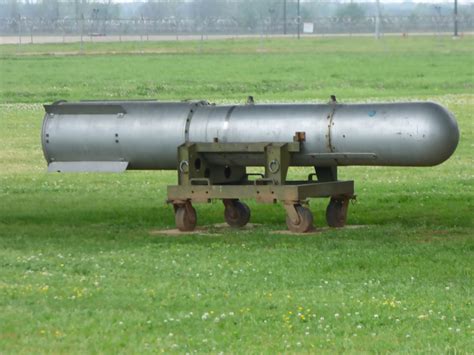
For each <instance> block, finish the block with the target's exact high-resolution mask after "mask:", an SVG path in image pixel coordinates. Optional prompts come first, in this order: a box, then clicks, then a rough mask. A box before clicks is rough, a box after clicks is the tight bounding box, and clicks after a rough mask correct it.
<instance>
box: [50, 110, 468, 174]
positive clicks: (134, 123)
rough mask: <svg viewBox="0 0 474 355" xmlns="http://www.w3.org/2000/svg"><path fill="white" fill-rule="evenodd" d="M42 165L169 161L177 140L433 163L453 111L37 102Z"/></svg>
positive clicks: (354, 159)
mask: <svg viewBox="0 0 474 355" xmlns="http://www.w3.org/2000/svg"><path fill="white" fill-rule="evenodd" d="M45 110H46V114H45V116H44V122H43V129H42V146H43V151H44V156H45V158H46V161H47V162H48V165H49V167H48V169H49V171H65V172H67V171H112V172H119V171H124V170H126V169H176V168H177V165H178V162H177V147H178V146H180V145H182V144H183V143H185V142H203V143H205V142H216V141H218V142H229V143H256V142H291V141H292V140H293V137H294V135H295V132H304V133H305V141H304V144H303V145H302V150H301V151H300V152H299V153H298V154H295V155H294V156H293V157H292V160H291V165H293V166H347V165H379V166H433V165H437V164H440V163H442V162H443V161H445V160H446V159H448V158H449V157H450V156H451V155H452V154H453V152H454V151H455V149H456V146H457V144H458V141H459V130H458V125H457V123H456V120H455V118H454V115H453V114H452V113H450V112H449V111H448V110H447V109H446V108H444V107H443V106H441V105H439V104H437V103H433V102H402V103H373V104H338V103H329V104H264V105H253V104H251V105H222V106H216V105H211V104H208V103H207V102H203V101H199V102H158V101H84V102H77V103H68V102H65V101H60V102H57V103H54V104H52V105H45ZM208 159H209V160H210V162H211V163H213V164H215V165H243V166H258V165H261V164H262V163H263V162H262V161H260V160H259V159H260V158H259V157H258V156H249V155H238V154H237V155H231V156H227V155H225V154H214V155H212V154H210V155H209V156H208Z"/></svg>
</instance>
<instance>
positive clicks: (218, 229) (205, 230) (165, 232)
mask: <svg viewBox="0 0 474 355" xmlns="http://www.w3.org/2000/svg"><path fill="white" fill-rule="evenodd" d="M260 226H261V224H258V223H249V224H247V225H246V226H245V227H242V228H232V227H230V226H229V225H228V224H227V223H216V224H212V225H208V226H202V227H196V229H195V230H193V231H191V232H181V231H180V230H179V229H176V228H175V229H155V230H151V231H150V232H149V234H150V235H156V236H177V237H179V236H185V235H212V236H221V235H222V234H224V233H227V232H230V231H234V232H235V231H249V230H252V229H255V228H257V227H260ZM365 227H368V226H366V225H350V226H345V227H343V228H330V227H322V228H314V229H313V230H311V231H309V232H307V233H294V232H290V231H289V230H279V231H268V233H269V234H282V235H305V236H311V235H318V234H321V233H324V232H329V231H334V230H347V229H359V228H365Z"/></svg>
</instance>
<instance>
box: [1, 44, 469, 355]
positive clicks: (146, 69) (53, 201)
mask: <svg viewBox="0 0 474 355" xmlns="http://www.w3.org/2000/svg"><path fill="white" fill-rule="evenodd" d="M197 45H198V43H193V42H189V43H186V44H184V43H176V44H175V43H172V44H169V43H166V44H161V43H160V44H157V43H154V44H147V45H146V46H149V47H150V48H152V49H153V48H154V46H165V47H167V48H169V52H172V51H173V50H174V51H178V50H179V51H181V52H183V53H182V54H180V53H174V54H172V53H169V54H158V53H150V54H145V55H137V54H133V53H127V52H130V51H132V50H131V49H130V48H131V47H133V46H134V44H114V45H111V44H104V45H97V47H96V48H94V51H102V52H104V54H94V53H93V51H92V49H88V50H90V53H89V54H88V55H85V56H77V55H70V54H67V55H63V56H50V55H46V54H45V53H48V52H51V51H53V50H52V49H51V48H53V49H54V51H55V52H59V51H64V52H71V51H75V50H77V48H78V47H77V46H76V47H75V46H74V45H67V46H64V47H63V46H49V45H45V46H34V47H33V46H32V47H31V48H29V47H25V48H23V49H22V51H23V53H15V52H16V51H17V49H15V48H14V47H8V46H1V47H0V50H2V53H3V56H2V59H1V61H0V63H1V64H0V65H1V69H0V70H1V87H0V98H1V102H2V103H1V104H0V142H1V149H0V164H1V165H0V353H84V352H87V353H90V352H100V353H104V352H105V353H117V352H122V353H130V352H133V353H141V352H146V351H149V352H161V351H165V352H170V351H175V352H181V353H184V352H191V351H199V352H214V353H218V352H220V351H224V352H238V353H248V352H267V353H273V352H284V351H288V352H297V351H305V352H326V353H333V352H343V351H345V352H407V353H413V352H429V353H440V352H450V353H455V352H456V353H469V352H471V351H472V349H473V348H474V342H473V335H474V321H473V313H474V312H473V311H474V307H473V305H472V300H473V286H474V285H473V271H472V270H473V262H472V260H473V251H474V243H473V234H474V233H473V232H474V225H473V218H472V211H473V209H474V206H473V201H474V199H473V197H474V188H473V187H474V174H473V163H474V162H473V155H472V152H473V147H474V130H473V128H474V127H473V120H474V95H473V92H472V85H473V67H472V66H473V62H472V49H473V40H472V38H467V37H466V38H464V39H462V40H460V41H452V40H448V39H447V38H446V39H444V38H442V39H431V38H423V39H421V38H408V39H403V40H402V39H395V38H394V39H391V38H387V39H385V42H384V43H382V44H378V43H376V42H374V41H373V40H372V39H357V38H356V39H350V40H347V39H334V40H328V39H324V40H304V41H300V42H299V43H297V42H296V41H287V40H272V41H266V42H265V44H264V48H265V50H266V52H265V53H256V51H257V49H258V48H259V46H260V43H259V41H258V40H255V41H250V40H242V41H216V42H212V43H211V42H208V43H207V42H206V43H205V48H203V53H199V51H197V50H196V46H197ZM317 46H319V47H317ZM30 49H31V52H30V54H28V53H25V52H27V51H28V50H30ZM107 51H116V52H120V53H122V54H115V55H112V54H106V53H105V52H107ZM39 52H41V53H44V54H34V53H39ZM27 54H28V55H27ZM416 73H422V74H423V75H424V76H423V77H420V76H417V75H416ZM221 76H223V77H221ZM160 85H165V88H164V89H162V90H161V89H160V90H155V88H157V87H161V86H160ZM299 85H300V86H299ZM140 88H148V89H143V90H144V91H141V89H140ZM149 88H151V89H149ZM332 93H336V94H337V95H338V97H339V98H340V100H342V101H358V100H390V101H393V100H404V99H425V98H429V99H432V100H436V101H439V102H440V103H442V104H444V105H446V106H447V107H448V108H449V109H450V110H451V111H453V112H454V113H455V115H456V116H457V119H458V122H459V126H460V130H461V141H460V145H459V147H458V149H457V151H456V153H455V155H454V156H453V157H452V158H451V159H450V160H448V161H447V162H446V163H444V164H442V165H440V166H437V167H433V168H376V167H375V168H367V167H348V168H341V169H340V175H341V178H342V179H354V180H355V181H356V190H357V194H358V199H357V203H356V204H354V205H351V206H350V211H349V220H348V223H349V224H350V225H361V226H363V227H361V228H356V229H341V230H327V231H324V232H321V233H320V234H318V235H313V236H304V235H303V236H287V235H281V234H277V233H276V231H278V230H282V229H285V224H284V216H285V214H284V210H283V208H282V207H281V206H280V205H259V204H256V203H255V202H254V201H249V202H248V203H249V205H250V207H251V209H252V222H253V223H257V224H260V225H259V226H257V227H256V228H254V229H252V230H245V231H230V230H224V231H222V230H220V229H216V228H210V231H209V233H206V234H203V235H192V236H189V235H188V236H186V235H183V236H173V237H170V236H158V235H151V234H150V231H152V230H156V229H162V228H172V227H173V225H174V221H173V212H172V208H171V207H169V206H167V205H166V204H165V203H164V200H165V198H166V185H167V184H174V183H175V181H176V173H175V172H162V171H158V172H127V173H125V174H119V175H109V174H77V175H68V174H64V175H62V174H46V173H45V162H44V160H43V157H42V151H41V146H40V138H39V136H40V129H41V120H42V114H43V110H42V107H41V106H40V104H41V103H44V102H48V101H53V100H57V99H63V98H66V99H71V100H72V99H83V98H125V97H130V98H132V97H134V98H140V97H142V98H143V97H158V98H166V99H183V98H188V97H189V98H205V99H209V100H216V101H218V102H223V101H243V99H244V98H245V96H246V95H247V94H255V96H256V99H257V102H258V101H275V100H284V101H298V100H301V101H308V100H313V99H314V100H319V101H321V100H326V99H327V97H328V95H330V94H332ZM412 95H413V96H412ZM309 172H310V171H309V169H292V171H291V175H292V177H302V176H304V175H306V174H307V173H309ZM326 203H327V201H322V200H314V201H312V203H311V209H312V210H313V212H314V214H315V221H316V224H317V225H318V226H324V225H325V222H324V216H323V212H324V208H325V204H326ZM196 207H197V211H198V218H199V224H200V225H210V224H215V223H220V222H222V221H223V207H222V206H221V204H219V203H214V204H209V205H197V206H196ZM298 313H299V314H300V315H298Z"/></svg>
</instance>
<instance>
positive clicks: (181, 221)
mask: <svg viewBox="0 0 474 355" xmlns="http://www.w3.org/2000/svg"><path fill="white" fill-rule="evenodd" d="M188 211H190V212H188ZM174 218H175V222H176V227H177V228H178V229H179V230H180V231H182V232H190V231H193V230H194V228H196V222H197V216H196V210H195V209H194V207H191V208H190V209H186V207H184V206H180V207H178V208H177V209H176V212H175V214H174Z"/></svg>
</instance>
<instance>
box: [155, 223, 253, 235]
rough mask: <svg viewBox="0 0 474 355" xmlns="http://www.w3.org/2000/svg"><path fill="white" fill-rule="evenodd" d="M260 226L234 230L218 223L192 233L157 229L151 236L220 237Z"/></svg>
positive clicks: (249, 225)
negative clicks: (226, 233)
mask: <svg viewBox="0 0 474 355" xmlns="http://www.w3.org/2000/svg"><path fill="white" fill-rule="evenodd" d="M258 226H260V224H257V223H249V224H247V225H246V226H245V227H242V228H232V227H230V226H229V225H228V224H227V223H216V224H212V225H210V226H202V227H196V229H195V230H193V231H191V232H181V231H180V230H179V229H176V228H175V229H156V230H152V231H150V234H151V235H158V236H160V235H161V236H183V235H212V236H219V235H222V233H225V232H228V231H248V230H252V229H254V228H256V227H258Z"/></svg>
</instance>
